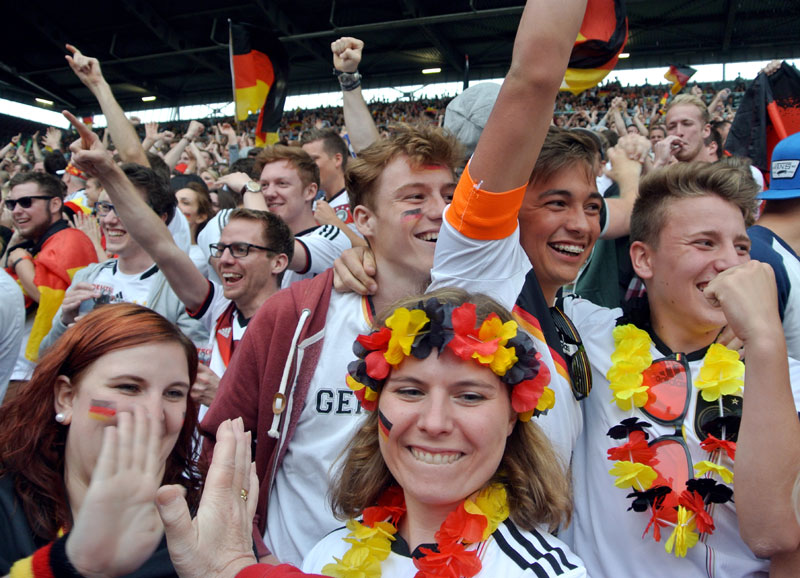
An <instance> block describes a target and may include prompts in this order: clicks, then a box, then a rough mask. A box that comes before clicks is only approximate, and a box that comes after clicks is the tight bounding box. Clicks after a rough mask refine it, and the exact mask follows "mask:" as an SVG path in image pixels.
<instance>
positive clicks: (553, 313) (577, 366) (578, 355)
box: [550, 306, 592, 400]
mask: <svg viewBox="0 0 800 578" xmlns="http://www.w3.org/2000/svg"><path fill="white" fill-rule="evenodd" d="M550 317H551V318H552V319H553V325H555V328H556V332H557V333H558V338H559V340H560V341H561V351H562V352H563V353H564V359H565V360H566V362H567V371H568V372H569V379H570V381H571V382H572V393H573V394H574V395H575V399H577V400H581V399H583V398H585V397H586V396H587V395H589V392H590V391H592V368H591V365H590V364H589V356H588V355H586V348H584V346H583V341H582V340H581V336H580V334H579V333H578V330H577V329H576V328H575V325H573V324H572V321H570V319H569V317H567V316H566V315H564V312H563V311H561V309H560V308H559V307H558V306H556V307H551V308H550Z"/></svg>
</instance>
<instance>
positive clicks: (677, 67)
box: [664, 64, 697, 96]
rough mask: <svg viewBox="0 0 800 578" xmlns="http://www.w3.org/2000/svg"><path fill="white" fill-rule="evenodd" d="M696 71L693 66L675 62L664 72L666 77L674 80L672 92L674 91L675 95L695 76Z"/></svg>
mask: <svg viewBox="0 0 800 578" xmlns="http://www.w3.org/2000/svg"><path fill="white" fill-rule="evenodd" d="M695 72H697V70H695V69H694V68H692V67H691V66H684V65H683V64H673V65H672V66H670V67H669V70H667V72H666V73H665V74H664V78H666V79H667V80H669V81H672V88H671V89H670V92H672V94H673V96H674V95H676V94H678V93H679V92H680V91H681V90H683V87H684V86H686V83H687V82H689V79H690V78H691V77H692V76H694V73H695Z"/></svg>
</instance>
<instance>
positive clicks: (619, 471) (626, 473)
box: [608, 461, 658, 492]
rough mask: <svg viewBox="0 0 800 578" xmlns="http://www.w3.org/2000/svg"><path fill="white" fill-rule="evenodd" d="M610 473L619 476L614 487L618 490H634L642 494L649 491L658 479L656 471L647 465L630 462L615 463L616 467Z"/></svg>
mask: <svg viewBox="0 0 800 578" xmlns="http://www.w3.org/2000/svg"><path fill="white" fill-rule="evenodd" d="M608 473H609V474H611V475H612V476H617V481H616V482H614V485H615V486H617V487H618V488H623V489H624V488H633V489H634V490H638V491H640V492H643V491H645V490H649V489H650V487H651V486H652V485H653V482H654V481H656V478H657V477H658V474H657V473H656V471H655V470H654V469H653V468H651V467H650V466H648V465H647V464H640V463H638V462H628V461H618V462H614V467H613V468H611V469H610V470H609V471H608Z"/></svg>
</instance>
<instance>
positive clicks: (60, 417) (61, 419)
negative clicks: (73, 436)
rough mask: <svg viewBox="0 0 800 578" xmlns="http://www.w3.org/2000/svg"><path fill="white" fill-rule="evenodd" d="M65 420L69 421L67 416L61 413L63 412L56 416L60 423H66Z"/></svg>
mask: <svg viewBox="0 0 800 578" xmlns="http://www.w3.org/2000/svg"><path fill="white" fill-rule="evenodd" d="M65 419H67V416H65V415H64V414H63V413H61V412H58V413H57V414H56V421H57V422H58V423H64V420H65Z"/></svg>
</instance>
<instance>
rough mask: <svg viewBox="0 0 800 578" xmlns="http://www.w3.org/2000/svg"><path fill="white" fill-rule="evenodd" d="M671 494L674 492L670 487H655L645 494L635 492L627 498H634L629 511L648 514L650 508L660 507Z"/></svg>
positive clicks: (644, 492)
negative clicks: (665, 497)
mask: <svg viewBox="0 0 800 578" xmlns="http://www.w3.org/2000/svg"><path fill="white" fill-rule="evenodd" d="M670 492H672V488H670V487H669V486H655V487H654V488H650V489H649V490H645V491H643V492H639V491H637V490H634V491H633V493H630V494H628V495H627V496H625V497H626V498H633V502H632V503H631V507H630V508H628V511H631V510H633V511H634V512H646V511H647V510H648V508H649V507H650V506H658V505H659V504H660V503H661V502H662V501H663V500H664V496H666V495H667V494H669V493H670Z"/></svg>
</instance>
